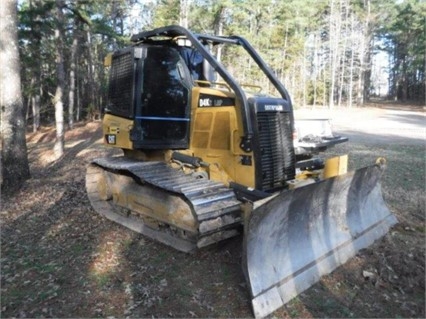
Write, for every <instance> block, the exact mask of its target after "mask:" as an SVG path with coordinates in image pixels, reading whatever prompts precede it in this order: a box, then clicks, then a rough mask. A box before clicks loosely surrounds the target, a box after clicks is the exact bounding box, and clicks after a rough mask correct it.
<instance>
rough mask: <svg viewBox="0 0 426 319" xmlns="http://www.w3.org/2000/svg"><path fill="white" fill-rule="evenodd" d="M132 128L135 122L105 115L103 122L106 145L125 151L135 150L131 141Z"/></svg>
mask: <svg viewBox="0 0 426 319" xmlns="http://www.w3.org/2000/svg"><path fill="white" fill-rule="evenodd" d="M132 128H133V120H129V119H125V118H122V117H119V116H115V115H111V114H105V115H104V118H103V120H102V131H103V135H104V144H106V145H109V146H113V147H118V148H123V149H133V143H132V141H131V139H130V132H131V130H132Z"/></svg>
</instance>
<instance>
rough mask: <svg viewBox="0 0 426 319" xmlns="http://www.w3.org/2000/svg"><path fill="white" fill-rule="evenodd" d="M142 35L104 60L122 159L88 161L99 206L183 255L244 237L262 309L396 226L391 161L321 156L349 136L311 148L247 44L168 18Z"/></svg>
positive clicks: (258, 312) (106, 125) (108, 132)
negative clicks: (237, 52)
mask: <svg viewBox="0 0 426 319" xmlns="http://www.w3.org/2000/svg"><path fill="white" fill-rule="evenodd" d="M131 41H132V43H133V44H132V45H131V46H130V47H127V48H124V49H121V50H118V51H116V52H113V53H112V54H110V55H108V56H107V57H106V59H105V64H106V66H108V67H109V70H110V71H109V72H110V76H109V89H108V101H107V103H106V105H105V107H104V109H103V117H102V121H103V136H104V143H105V144H106V145H108V146H111V147H115V148H120V149H122V150H123V155H122V156H112V157H105V158H98V159H95V160H93V162H92V163H90V164H89V166H88V168H87V176H86V188H87V192H88V197H89V199H90V201H91V204H92V206H93V208H94V209H95V210H96V211H97V212H98V213H100V214H102V215H104V216H105V217H106V218H108V219H110V220H112V221H114V222H117V223H119V224H121V225H123V226H125V227H128V228H130V229H132V230H134V231H136V232H139V233H142V234H143V235H145V236H147V237H150V238H152V239H154V240H157V241H159V242H162V243H164V244H166V245H169V246H172V247H174V248H176V249H178V250H180V251H183V252H190V251H193V250H195V249H200V248H202V247H205V246H208V245H212V244H215V243H217V242H219V241H222V240H225V239H228V238H230V237H233V236H236V235H238V234H240V233H241V232H243V233H244V243H243V247H244V248H243V249H244V253H243V256H244V260H243V271H244V273H245V276H246V279H247V282H248V287H249V289H250V294H251V299H252V307H253V313H254V315H255V316H256V317H265V316H267V315H268V314H270V313H272V312H273V311H275V310H276V309H278V308H279V307H281V306H282V305H284V304H285V303H287V302H288V301H289V300H290V299H292V298H293V297H295V296H296V295H297V294H299V293H300V292H302V291H303V290H305V289H307V288H309V287H310V286H311V285H312V284H313V283H315V282H316V281H318V280H319V279H320V277H321V276H322V275H324V274H327V273H330V272H331V271H332V270H333V269H335V268H336V267H338V266H339V265H341V264H343V263H344V262H345V261H347V260H348V259H349V258H351V257H352V256H354V255H355V254H356V252H357V251H358V250H359V249H362V248H365V247H367V246H369V245H371V243H372V242H373V241H375V240H376V239H378V238H380V237H381V236H383V235H384V234H385V233H386V232H388V230H389V228H390V227H391V226H392V225H393V224H395V223H396V218H395V217H394V215H392V214H391V212H390V211H389V210H388V208H387V207H386V205H385V203H384V201H383V197H382V194H381V188H380V178H381V175H382V173H383V171H384V167H385V163H384V160H379V161H378V162H377V163H376V164H374V165H371V166H368V167H364V168H360V169H358V170H356V171H353V172H349V173H347V172H346V162H345V156H342V157H337V158H332V159H327V160H325V161H324V160H320V159H319V158H318V157H317V156H314V155H315V154H316V153H317V152H318V151H321V150H324V149H326V148H327V147H328V146H332V145H335V144H337V143H341V142H344V141H346V140H347V139H346V138H343V137H340V136H325V137H321V136H320V137H319V138H314V139H312V140H311V141H308V142H306V141H305V142H306V143H299V142H301V141H300V140H298V138H295V135H296V134H295V132H296V127H295V120H294V115H293V108H292V102H291V99H290V95H289V93H288V92H287V90H286V89H285V87H284V86H283V84H282V83H281V82H280V81H279V80H278V78H277V76H276V75H275V74H274V72H273V71H272V70H271V69H270V68H269V67H268V66H267V64H266V63H265V62H264V61H263V60H262V58H261V57H260V56H259V54H258V53H257V52H256V51H255V49H254V48H253V47H252V46H251V45H250V44H249V43H248V42H247V40H245V39H244V38H242V37H239V36H213V35H204V34H195V33H193V32H191V31H189V30H187V29H185V28H183V27H180V26H166V27H162V28H158V29H154V30H151V31H145V32H141V33H139V34H136V35H133V36H132V38H131ZM216 46H236V47H238V48H240V49H242V50H243V51H244V52H246V53H247V54H248V56H249V57H250V59H251V60H252V62H251V63H252V64H253V65H256V66H257V68H258V70H260V72H261V73H262V74H263V75H264V76H266V78H267V79H268V80H269V86H270V87H272V88H274V89H275V90H276V92H278V93H277V94H276V96H272V95H271V94H268V93H264V92H263V90H262V88H259V87H258V86H256V85H248V84H242V83H241V82H238V81H237V80H236V79H235V78H234V77H233V76H232V75H231V73H230V72H229V71H228V70H227V69H226V68H225V67H224V66H223V65H222V63H221V62H220V61H219V60H218V59H217V58H216V57H215V55H214V54H213V53H212V52H214V49H215V47H216ZM229 52H231V51H229ZM218 77H219V78H220V81H219V80H217V78H218ZM302 142H303V141H302Z"/></svg>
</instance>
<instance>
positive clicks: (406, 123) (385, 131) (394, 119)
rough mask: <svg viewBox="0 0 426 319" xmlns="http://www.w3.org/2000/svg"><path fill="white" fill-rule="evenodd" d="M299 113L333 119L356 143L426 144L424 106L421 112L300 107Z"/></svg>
mask: <svg viewBox="0 0 426 319" xmlns="http://www.w3.org/2000/svg"><path fill="white" fill-rule="evenodd" d="M295 116H296V119H297V118H300V119H305V118H320V119H330V120H331V123H332V125H333V130H334V131H335V132H336V133H337V134H341V135H344V136H347V137H349V138H350V140H351V141H353V142H356V143H358V142H363V143H368V144H376V143H387V142H389V143H403V144H425V141H426V113H425V112H424V110H423V109H422V108H419V111H413V110H410V109H403V110H401V109H398V108H395V107H392V108H391V107H388V108H378V107H365V108H351V109H348V108H340V109H333V110H329V109H300V110H296V111H295Z"/></svg>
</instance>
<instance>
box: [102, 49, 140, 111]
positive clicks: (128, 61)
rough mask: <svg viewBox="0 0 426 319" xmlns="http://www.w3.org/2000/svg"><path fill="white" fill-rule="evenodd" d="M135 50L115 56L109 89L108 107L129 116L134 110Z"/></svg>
mask: <svg viewBox="0 0 426 319" xmlns="http://www.w3.org/2000/svg"><path fill="white" fill-rule="evenodd" d="M133 60H134V59H133V51H132V50H129V51H127V52H125V53H123V54H120V55H118V56H114V57H113V63H112V66H111V73H110V84H109V91H108V101H109V103H108V109H110V111H111V112H112V113H115V114H118V115H123V116H127V117H131V116H132V113H133V112H132V111H133V87H134V83H133V82H134V62H133Z"/></svg>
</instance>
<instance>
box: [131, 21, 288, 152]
mask: <svg viewBox="0 0 426 319" xmlns="http://www.w3.org/2000/svg"><path fill="white" fill-rule="evenodd" d="M160 36H164V37H171V38H174V37H179V36H184V37H186V38H187V39H188V40H190V41H191V44H192V45H193V46H194V47H195V48H196V49H197V50H198V52H200V53H201V55H202V56H203V58H204V59H206V60H207V61H208V62H209V63H210V65H211V66H212V67H213V68H214V69H215V71H216V72H217V73H219V75H220V76H221V77H222V78H223V79H224V80H225V82H226V83H227V84H228V85H229V86H230V87H231V89H232V90H233V91H234V93H235V95H236V98H237V99H238V100H239V101H241V106H242V107H241V112H242V114H241V115H242V122H243V130H244V136H243V137H242V140H241V143H240V147H241V149H242V150H244V151H245V152H251V151H252V150H253V145H252V144H253V135H254V133H253V132H254V131H253V125H252V123H253V122H252V120H251V115H250V114H251V113H250V110H249V103H248V101H247V97H246V95H245V93H244V91H243V89H242V88H241V86H240V85H238V83H237V82H236V80H235V79H234V78H233V77H232V76H231V75H230V74H229V72H228V71H227V70H226V69H225V68H224V67H223V66H222V64H221V63H220V62H219V61H218V60H216V58H215V57H214V56H213V55H212V54H211V53H210V51H209V50H207V49H206V48H205V46H204V44H205V43H212V44H213V45H217V44H222V43H225V44H234V45H240V46H242V47H243V48H244V49H245V50H246V52H247V53H248V54H249V55H250V56H251V58H252V59H253V60H254V61H255V62H256V64H257V65H258V66H259V68H260V69H261V70H262V72H263V73H264V74H265V75H266V76H267V78H268V79H269V81H271V83H272V84H273V85H274V87H275V88H276V89H277V91H278V92H279V93H280V95H281V97H282V98H283V99H284V100H286V101H287V102H288V103H289V107H290V112H291V115H290V117H291V121H292V127H293V126H294V125H293V123H294V119H293V110H292V104H291V99H290V96H289V94H288V92H287V90H286V89H285V87H284V85H283V84H282V83H281V82H280V81H279V80H278V78H277V77H276V76H275V74H274V73H273V72H272V70H271V69H270V68H269V66H268V65H267V64H266V63H265V62H264V61H263V60H262V58H261V57H260V56H259V54H258V53H257V52H256V50H255V49H254V48H253V47H252V46H251V44H250V43H249V42H248V41H247V40H246V39H244V38H242V37H240V36H229V37H225V36H212V35H204V34H195V33H192V32H191V31H189V30H187V29H185V28H183V27H181V26H178V25H171V26H166V27H161V28H157V29H154V30H150V31H143V32H140V33H138V34H135V35H133V36H132V37H131V41H132V42H134V43H138V42H148V41H150V40H152V38H154V37H160ZM203 43H204V44H203Z"/></svg>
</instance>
